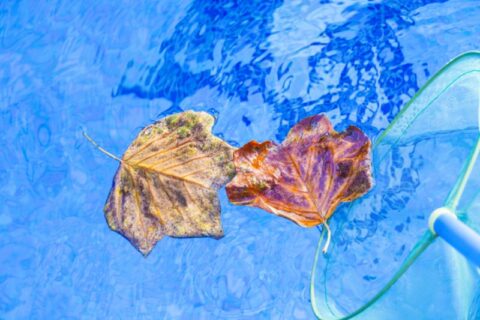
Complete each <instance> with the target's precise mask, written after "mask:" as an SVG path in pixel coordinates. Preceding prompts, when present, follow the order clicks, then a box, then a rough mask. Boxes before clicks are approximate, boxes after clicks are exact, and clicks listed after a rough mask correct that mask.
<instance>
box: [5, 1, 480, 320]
mask: <svg viewBox="0 0 480 320" xmlns="http://www.w3.org/2000/svg"><path fill="white" fill-rule="evenodd" d="M479 35H480V1H478V0H470V1H464V0H452V1H426V0H424V1H422V0H414V1H400V0H398V1H393V0H392V1H358V0H357V1H335V2H334V1H323V0H318V1H301V0H299V1H289V2H282V1H264V0H258V1H238V2H237V1H216V2H210V1H187V0H183V1H173V0H162V1H156V2H155V1H132V0H124V1H93V0H89V1H86V0H85V1H65V0H57V1H45V2H41V1H32V0H30V1H8V0H5V1H2V2H1V3H0V129H1V134H0V144H1V148H0V204H1V205H0V319H312V318H314V314H313V312H312V311H311V306H310V291H309V290H310V288H309V284H310V273H311V269H312V264H313V258H314V252H315V249H316V245H317V241H318V239H319V231H318V230H317V229H315V228H312V229H304V228H301V227H299V226H297V225H295V224H294V223H292V222H290V221H287V220H284V219H280V218H278V217H275V216H273V215H271V214H268V213H266V212H264V211H261V210H258V209H254V208H248V207H237V206H233V205H231V204H229V203H228V201H227V198H226V195H225V192H224V190H222V191H221V192H220V197H221V206H222V212H223V216H222V221H223V226H224V230H225V237H224V238H222V239H220V240H214V239H171V238H165V239H163V240H161V241H160V242H159V243H158V244H157V246H156V247H155V249H154V251H153V252H152V253H151V254H150V255H149V256H148V257H147V258H144V257H143V256H142V255H141V254H139V253H138V252H137V251H136V250H135V249H134V248H133V247H132V246H131V245H130V243H129V242H128V241H127V240H125V239H124V238H122V237H121V236H120V235H118V234H117V233H114V232H112V231H110V230H109V228H108V226H107V224H106V222H105V219H104V216H103V211H102V210H103V205H104V202H105V200H106V197H107V195H108V192H109V189H110V187H111V182H112V178H113V175H114V173H115V170H116V168H117V166H118V163H116V162H115V161H114V160H112V159H110V158H108V157H106V156H105V155H104V154H101V153H100V152H98V151H97V150H96V149H94V148H93V147H92V145H90V144H89V143H88V142H87V141H86V140H85V138H84V137H83V136H82V131H83V130H85V131H87V132H88V133H89V135H91V136H92V137H94V138H95V140H97V141H98V142H99V143H100V144H101V145H102V146H104V147H105V148H106V149H108V150H109V151H110V152H112V153H115V154H117V155H122V153H123V152H124V151H125V150H126V148H127V147H128V145H129V144H130V142H131V141H132V140H133V139H134V138H135V136H136V134H137V133H138V132H139V131H140V129H141V128H142V127H144V126H146V125H148V124H150V123H152V122H153V121H155V120H157V119H159V118H161V117H162V116H165V115H167V114H171V113H175V112H178V111H181V110H187V109H193V110H204V111H207V112H209V113H211V114H213V115H214V116H215V117H216V119H217V123H216V125H215V127H214V132H215V134H217V135H218V136H220V137H222V138H224V139H225V140H227V141H228V142H230V143H231V144H232V145H235V146H240V145H242V144H244V143H246V142H248V141H250V140H252V139H256V140H259V141H263V140H268V139H272V140H275V141H281V140H282V139H283V138H284V137H285V135H286V133H287V132H288V130H289V128H290V127H291V126H292V125H293V124H294V123H296V122H297V121H298V120H300V119H302V118H304V117H307V116H309V115H313V114H317V113H322V112H323V113H326V114H328V116H329V117H330V118H331V120H332V122H333V123H334V124H335V125H336V126H337V128H338V129H342V128H344V127H345V126H347V125H349V124H355V125H357V126H359V127H360V128H362V129H363V130H364V131H365V132H366V133H367V134H368V135H369V136H370V137H371V138H372V139H375V137H376V136H377V135H378V133H379V132H380V131H381V130H382V129H384V128H385V127H386V126H387V125H388V123H389V122H390V121H391V120H392V119H393V117H394V116H395V115H396V114H397V112H398V111H399V110H400V108H401V107H402V106H403V105H404V104H405V103H406V102H407V101H408V100H409V99H410V98H411V97H412V96H413V95H414V94H415V92H416V91H417V90H418V88H419V87H420V86H421V85H423V84H424V83H425V82H426V80H427V79H428V78H429V76H430V75H432V74H433V73H435V72H436V71H438V70H439V69H440V68H441V67H442V66H443V65H444V64H445V63H446V62H448V61H449V60H450V59H452V58H453V57H455V56H456V55H458V54H460V53H462V52H464V51H467V50H473V49H480V47H479V43H480V36H479ZM399 201H401V199H400V200H399ZM401 308H402V306H399V307H398V310H394V311H395V312H401ZM392 312H393V311H392Z"/></svg>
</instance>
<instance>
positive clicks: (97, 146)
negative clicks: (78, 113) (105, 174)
mask: <svg viewBox="0 0 480 320" xmlns="http://www.w3.org/2000/svg"><path fill="white" fill-rule="evenodd" d="M82 133H83V136H84V137H85V138H86V139H87V140H88V141H89V142H90V143H91V144H93V145H94V146H95V148H97V149H98V150H100V151H101V152H103V153H104V154H106V155H107V156H109V157H110V158H112V159H115V160H117V161H119V162H123V161H122V159H120V158H119V157H117V156H116V155H114V154H112V153H110V152H108V151H107V150H105V149H103V148H102V147H101V146H100V145H99V144H98V143H96V142H95V140H93V139H92V138H90V136H89V135H88V134H87V133H86V132H85V131H82Z"/></svg>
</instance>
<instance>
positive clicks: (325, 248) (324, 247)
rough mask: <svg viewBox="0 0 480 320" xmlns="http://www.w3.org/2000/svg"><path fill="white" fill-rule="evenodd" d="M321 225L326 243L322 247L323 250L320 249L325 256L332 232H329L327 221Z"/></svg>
mask: <svg viewBox="0 0 480 320" xmlns="http://www.w3.org/2000/svg"><path fill="white" fill-rule="evenodd" d="M323 225H324V226H325V229H326V230H327V242H326V243H325V245H324V246H323V249H322V252H323V254H325V253H327V251H328V247H329V246H330V238H331V236H332V232H331V231H330V227H329V226H328V223H327V221H325V222H324V223H323Z"/></svg>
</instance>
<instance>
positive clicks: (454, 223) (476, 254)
mask: <svg viewBox="0 0 480 320" xmlns="http://www.w3.org/2000/svg"><path fill="white" fill-rule="evenodd" d="M430 229H433V230H432V231H433V232H434V233H436V234H437V235H438V236H439V237H441V238H442V239H443V240H445V241H446V242H447V243H448V244H450V245H451V246H452V247H453V248H455V249H456V250H457V251H458V252H460V253H461V254H463V255H464V256H465V257H466V258H467V259H468V260H470V261H471V262H473V263H474V264H475V265H476V266H477V267H480V235H479V234H478V233H476V232H475V231H473V229H471V228H470V227H468V226H467V225H466V224H465V223H463V222H462V221H460V220H458V218H457V216H456V215H455V214H454V213H453V212H451V211H450V210H449V209H447V208H440V209H437V210H435V211H434V212H433V213H432V216H431V221H430Z"/></svg>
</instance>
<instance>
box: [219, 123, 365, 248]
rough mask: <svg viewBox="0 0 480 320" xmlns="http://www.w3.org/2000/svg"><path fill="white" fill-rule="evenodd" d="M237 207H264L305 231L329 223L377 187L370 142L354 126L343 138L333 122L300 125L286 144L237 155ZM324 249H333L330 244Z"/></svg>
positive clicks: (231, 193)
mask: <svg viewBox="0 0 480 320" xmlns="http://www.w3.org/2000/svg"><path fill="white" fill-rule="evenodd" d="M234 163H235V167H236V171H237V175H236V176H235V178H234V179H233V180H232V181H231V182H230V183H229V184H228V185H227V195H228V198H229V199H230V201H231V202H233V203H235V204H239V205H249V206H255V207H259V208H262V209H264V210H267V211H269V212H272V213H274V214H276V215H279V216H282V217H285V218H288V219H290V220H293V221H294V222H296V223H298V224H299V225H301V226H304V227H312V226H316V225H319V224H325V226H326V229H327V231H329V228H328V225H327V224H326V221H327V219H328V218H329V217H330V216H331V215H332V213H333V212H334V210H335V208H336V207H337V206H338V204H339V203H340V202H345V201H352V200H354V199H356V198H357V197H360V196H361V195H363V194H365V193H366V192H367V191H368V190H369V189H370V187H371V186H372V179H371V163H370V141H369V139H368V137H367V136H366V135H365V134H364V133H363V132H362V131H360V129H358V128H356V127H353V126H350V127H349V128H348V129H347V130H346V131H345V132H342V133H338V132H336V131H334V130H333V127H332V125H331V123H330V121H329V120H328V118H327V117H325V116H323V115H316V116H313V117H310V118H306V119H304V120H302V121H301V122H299V123H298V124H296V125H295V126H294V127H293V128H292V129H291V130H290V132H289V134H288V136H287V138H286V139H285V141H284V142H283V143H282V144H281V145H277V144H275V143H274V142H271V141H267V142H264V143H258V142H256V141H251V142H249V143H247V144H246V145H244V146H243V147H242V148H240V149H238V150H237V151H235V153H234ZM328 236H329V237H328V240H327V243H326V245H325V248H324V250H326V249H327V247H328V244H329V239H330V232H329V233H328Z"/></svg>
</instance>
